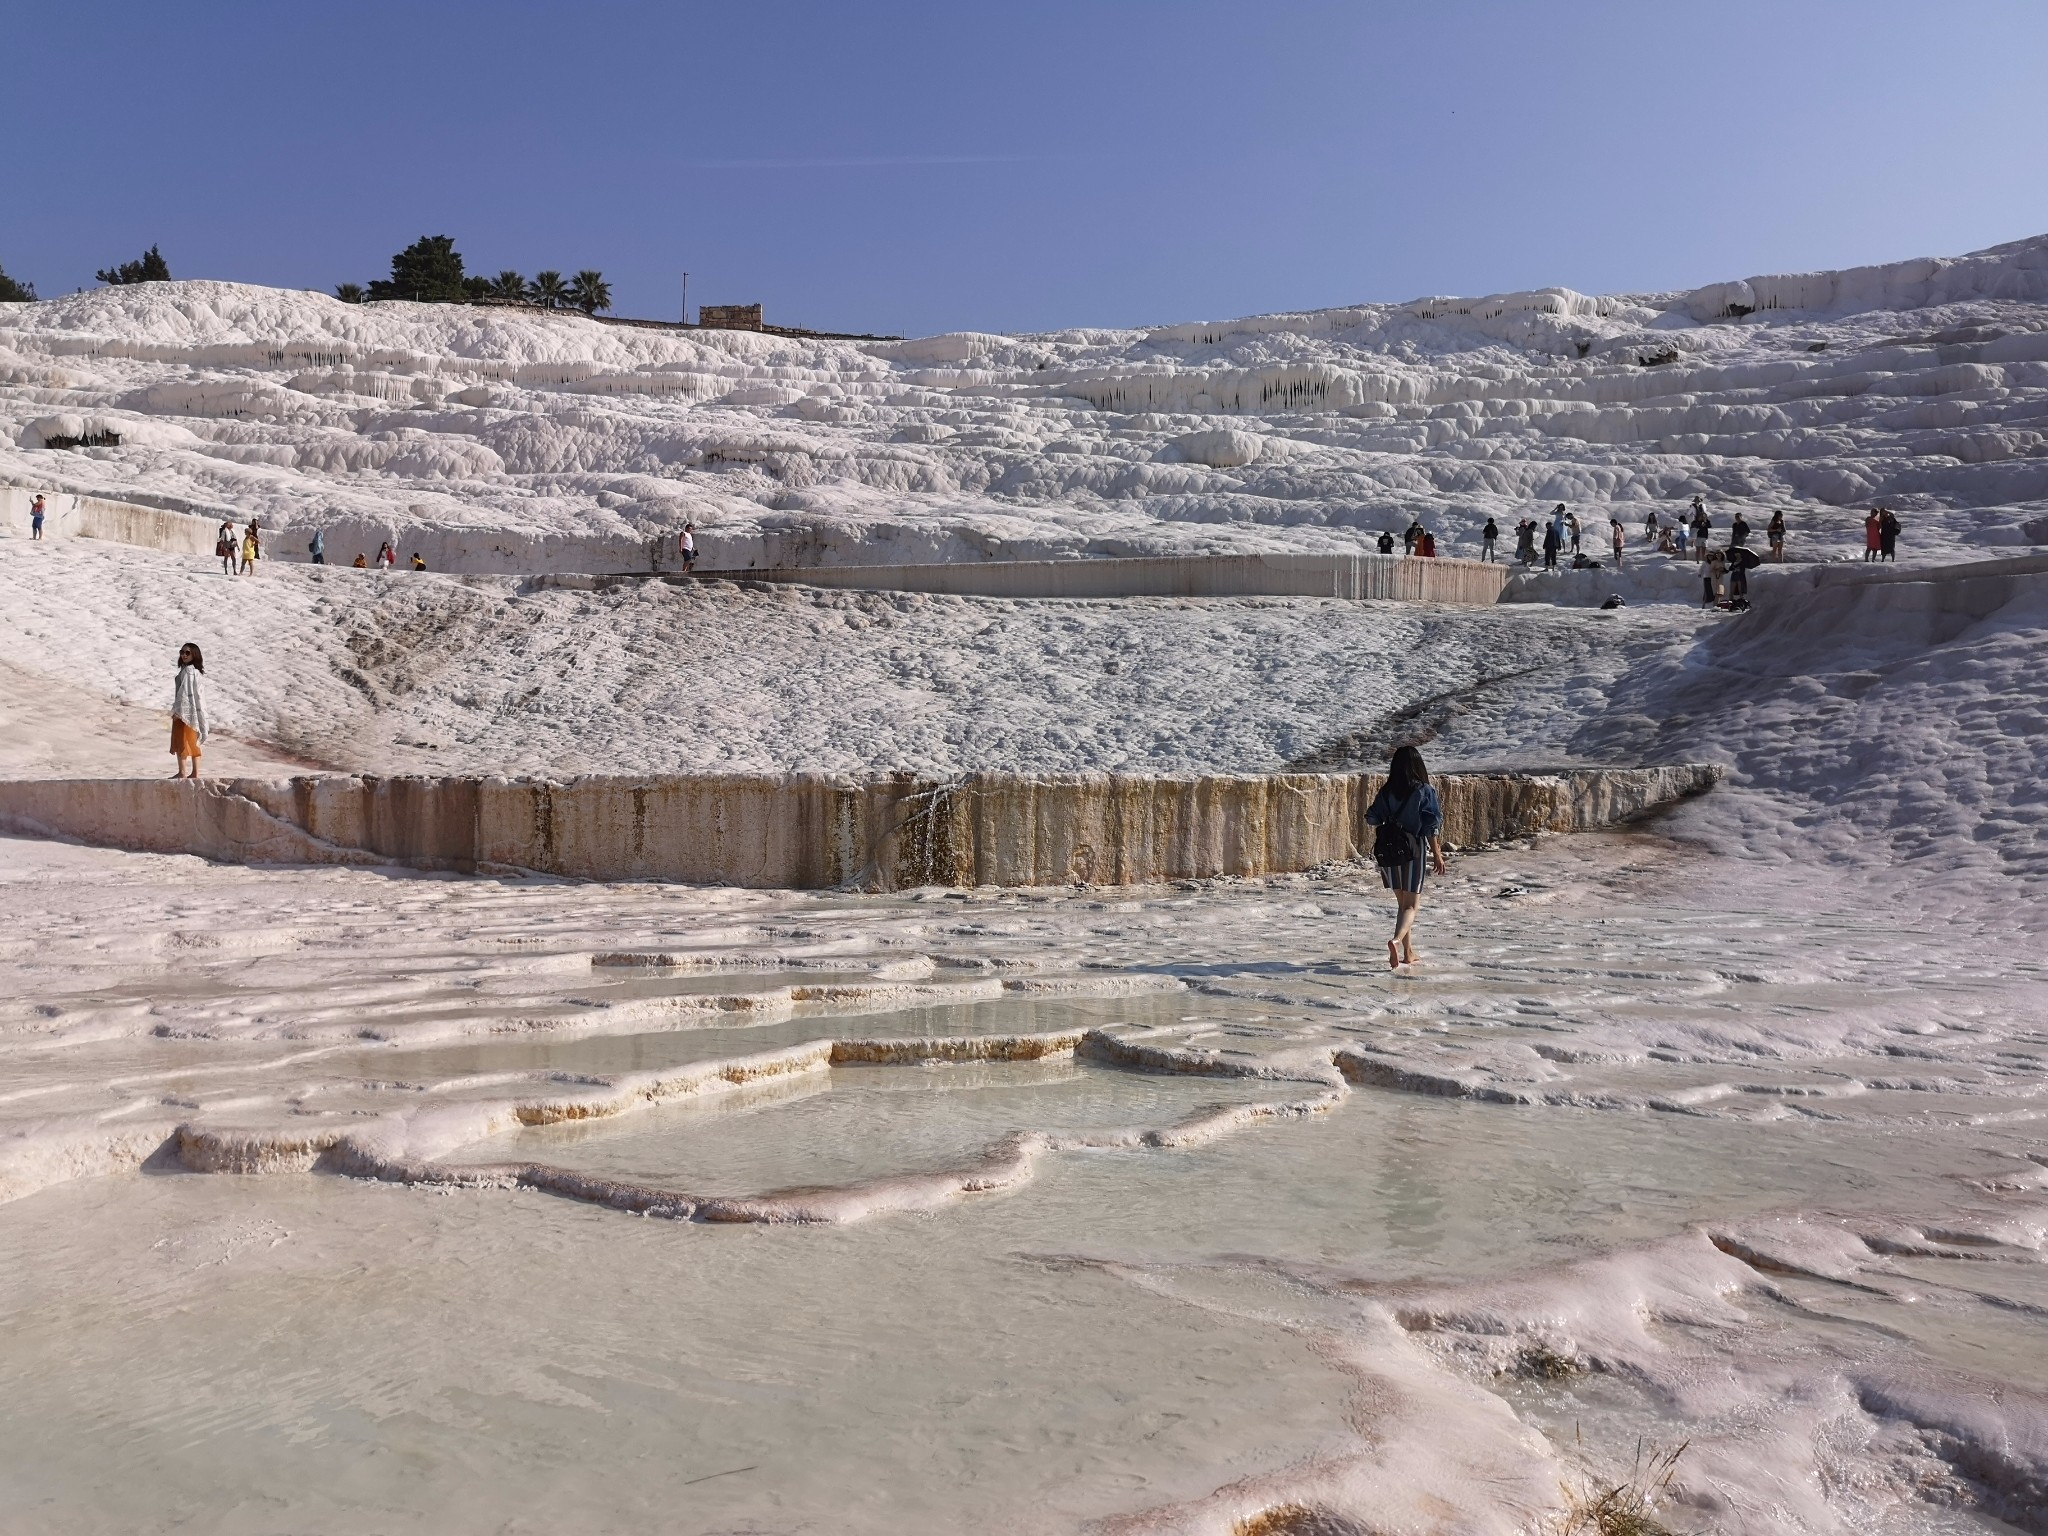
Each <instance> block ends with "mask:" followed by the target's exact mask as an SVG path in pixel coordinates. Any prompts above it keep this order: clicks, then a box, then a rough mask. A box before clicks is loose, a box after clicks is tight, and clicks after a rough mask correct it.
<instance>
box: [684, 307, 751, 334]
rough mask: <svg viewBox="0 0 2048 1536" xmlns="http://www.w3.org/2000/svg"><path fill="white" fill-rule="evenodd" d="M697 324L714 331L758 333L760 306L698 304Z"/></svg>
mask: <svg viewBox="0 0 2048 1536" xmlns="http://www.w3.org/2000/svg"><path fill="white" fill-rule="evenodd" d="M697 323H698V324H699V325H701V326H705V327H707V328H708V329H710V330H714V331H758V330H760V329H761V306H760V305H758V304H699V305H698V306H697Z"/></svg>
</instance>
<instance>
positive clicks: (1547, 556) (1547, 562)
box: [1543, 522, 1564, 571]
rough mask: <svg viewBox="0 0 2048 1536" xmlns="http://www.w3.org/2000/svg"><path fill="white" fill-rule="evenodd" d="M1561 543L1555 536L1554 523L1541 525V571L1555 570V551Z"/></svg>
mask: <svg viewBox="0 0 2048 1536" xmlns="http://www.w3.org/2000/svg"><path fill="white" fill-rule="evenodd" d="M1563 542H1564V541H1563V540H1561V539H1560V538H1558V536H1557V524H1556V523H1555V522H1549V523H1545V524H1544V525H1543V569H1545V570H1546V571H1554V570H1556V569H1557V551H1558V548H1559V546H1560V545H1561V544H1562V543H1563Z"/></svg>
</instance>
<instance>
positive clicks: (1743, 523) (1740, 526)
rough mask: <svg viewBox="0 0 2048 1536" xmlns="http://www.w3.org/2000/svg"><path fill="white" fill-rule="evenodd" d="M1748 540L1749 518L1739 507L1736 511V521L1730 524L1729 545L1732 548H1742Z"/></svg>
mask: <svg viewBox="0 0 2048 1536" xmlns="http://www.w3.org/2000/svg"><path fill="white" fill-rule="evenodd" d="M1748 542H1749V519H1748V518H1746V517H1744V516H1743V515H1742V512H1741V510H1740V509H1739V508H1738V509H1737V511H1736V513H1735V521H1734V522H1732V523H1730V524H1729V525H1728V547H1729V548H1730V549H1740V548H1742V547H1743V546H1744V545H1745V544H1747V543H1748Z"/></svg>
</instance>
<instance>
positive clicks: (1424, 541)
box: [1415, 529, 1436, 560]
mask: <svg viewBox="0 0 2048 1536" xmlns="http://www.w3.org/2000/svg"><path fill="white" fill-rule="evenodd" d="M1415 544H1416V549H1415V553H1417V554H1418V555H1420V556H1422V558H1423V559H1425V560H1434V559H1435V558H1436V535H1435V534H1433V533H1431V532H1429V531H1428V530H1427V529H1425V530H1424V531H1423V535H1422V537H1421V538H1419V539H1417V540H1416V541H1415Z"/></svg>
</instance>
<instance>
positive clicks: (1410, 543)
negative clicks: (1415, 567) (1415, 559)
mask: <svg viewBox="0 0 2048 1536" xmlns="http://www.w3.org/2000/svg"><path fill="white" fill-rule="evenodd" d="M1421 542H1422V519H1421V518H1419V517H1418V518H1416V519H1414V520H1413V521H1412V522H1410V523H1409V524H1408V531H1407V532H1406V533H1404V534H1402V535H1401V553H1402V554H1404V555H1412V554H1414V553H1415V546H1416V545H1417V544H1419V543H1421Z"/></svg>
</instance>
